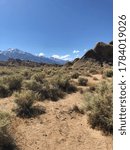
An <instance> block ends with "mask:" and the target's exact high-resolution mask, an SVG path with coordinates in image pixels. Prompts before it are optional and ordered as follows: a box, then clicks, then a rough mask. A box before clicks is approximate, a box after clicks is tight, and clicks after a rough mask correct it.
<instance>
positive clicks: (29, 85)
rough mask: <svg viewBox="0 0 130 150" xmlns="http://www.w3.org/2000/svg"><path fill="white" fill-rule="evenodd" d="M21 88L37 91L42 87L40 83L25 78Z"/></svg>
mask: <svg viewBox="0 0 130 150" xmlns="http://www.w3.org/2000/svg"><path fill="white" fill-rule="evenodd" d="M22 87H23V89H25V90H32V91H34V92H38V91H40V90H41V89H42V84H40V83H39V82H36V81H35V80H27V81H24V82H23V84H22Z"/></svg>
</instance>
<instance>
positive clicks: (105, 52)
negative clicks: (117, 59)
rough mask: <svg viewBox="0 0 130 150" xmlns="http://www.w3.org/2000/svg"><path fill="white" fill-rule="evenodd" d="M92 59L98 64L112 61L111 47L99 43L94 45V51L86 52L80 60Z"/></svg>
mask: <svg viewBox="0 0 130 150" xmlns="http://www.w3.org/2000/svg"><path fill="white" fill-rule="evenodd" d="M89 59H94V60H96V61H100V62H111V63H112V61H113V45H112V42H111V44H106V43H103V42H99V43H97V44H96V46H95V48H94V49H91V50H89V51H87V52H86V54H85V55H84V56H83V57H82V58H81V60H89Z"/></svg>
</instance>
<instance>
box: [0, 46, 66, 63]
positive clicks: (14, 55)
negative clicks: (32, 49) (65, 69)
mask: <svg viewBox="0 0 130 150" xmlns="http://www.w3.org/2000/svg"><path fill="white" fill-rule="evenodd" d="M8 59H20V60H24V61H32V62H37V63H47V64H59V65H63V64H65V63H66V62H68V61H65V60H60V59H55V58H53V57H51V58H48V57H44V56H35V55H33V54H31V53H28V52H24V51H22V50H19V49H12V48H9V49H8V50H5V51H0V61H8Z"/></svg>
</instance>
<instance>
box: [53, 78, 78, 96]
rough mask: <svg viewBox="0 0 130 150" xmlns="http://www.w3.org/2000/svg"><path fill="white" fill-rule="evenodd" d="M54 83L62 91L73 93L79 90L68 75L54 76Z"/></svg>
mask: <svg viewBox="0 0 130 150" xmlns="http://www.w3.org/2000/svg"><path fill="white" fill-rule="evenodd" d="M52 84H53V85H54V86H55V87H57V88H58V89H60V90H61V91H63V92H66V93H72V92H75V91H77V88H76V86H75V85H74V84H72V83H71V82H70V78H68V77H66V76H62V77H61V76H57V77H56V78H54V80H53V83H52Z"/></svg>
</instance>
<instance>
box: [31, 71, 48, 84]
mask: <svg viewBox="0 0 130 150" xmlns="http://www.w3.org/2000/svg"><path fill="white" fill-rule="evenodd" d="M31 79H32V80H35V81H37V82H39V83H44V80H45V74H44V73H36V74H34V75H33V76H32V77H31Z"/></svg>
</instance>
